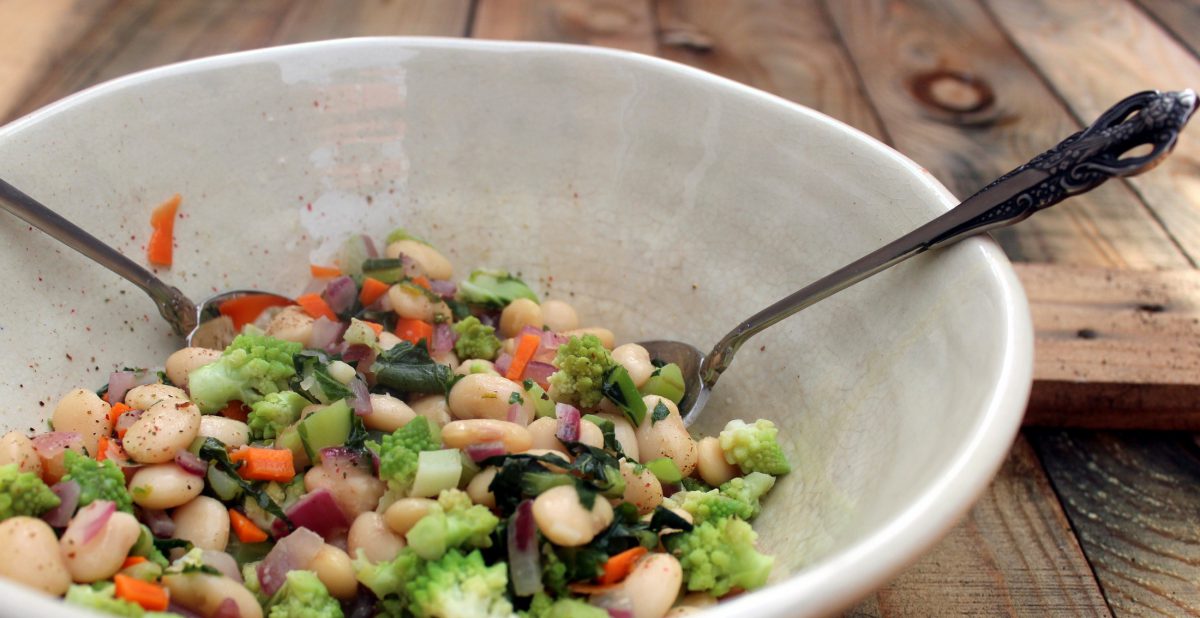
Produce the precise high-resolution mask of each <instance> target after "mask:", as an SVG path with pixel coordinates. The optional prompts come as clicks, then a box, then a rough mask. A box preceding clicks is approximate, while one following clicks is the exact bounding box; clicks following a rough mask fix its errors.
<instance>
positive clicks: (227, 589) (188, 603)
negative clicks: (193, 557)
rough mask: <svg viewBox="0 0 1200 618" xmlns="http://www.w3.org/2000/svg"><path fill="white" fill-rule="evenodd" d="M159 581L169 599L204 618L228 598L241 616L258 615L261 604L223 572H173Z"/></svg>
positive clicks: (212, 613) (260, 613) (259, 617)
mask: <svg viewBox="0 0 1200 618" xmlns="http://www.w3.org/2000/svg"><path fill="white" fill-rule="evenodd" d="M162 582H163V585H164V586H166V587H167V590H169V591H170V592H171V601H173V602H175V603H178V604H179V605H181V606H183V607H184V608H186V609H189V610H191V611H193V612H196V613H197V614H200V615H201V616H204V617H205V618H211V617H212V616H214V615H216V613H217V610H218V609H219V608H220V607H221V603H223V602H225V599H232V600H233V602H234V603H236V604H237V610H238V615H239V616H241V618H262V615H263V613H262V606H260V605H259V604H258V600H257V599H255V598H254V593H252V592H250V591H249V590H248V589H246V587H245V586H243V585H242V584H240V583H238V582H236V581H234V580H232V579H230V578H228V577H225V576H223V575H209V574H208V573H198V572H191V573H173V574H171V575H164V576H163V578H162Z"/></svg>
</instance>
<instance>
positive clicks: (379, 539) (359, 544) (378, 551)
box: [346, 511, 404, 563]
mask: <svg viewBox="0 0 1200 618" xmlns="http://www.w3.org/2000/svg"><path fill="white" fill-rule="evenodd" d="M346 546H347V549H348V551H349V552H350V553H351V554H354V555H355V556H357V555H359V554H358V552H359V551H360V550H361V551H362V553H363V555H364V556H366V557H367V560H368V561H370V562H373V563H380V562H387V561H388V560H392V559H394V558H395V557H396V554H399V553H400V550H402V549H404V538H402V537H401V536H400V535H398V534H396V533H395V532H392V529H391V528H389V527H388V525H387V524H386V523H385V522H384V521H383V516H382V515H380V514H379V513H376V512H374V511H368V512H366V513H363V514H361V515H359V516H358V517H356V518H355V519H354V523H352V524H350V534H349V535H348V536H347V537H346Z"/></svg>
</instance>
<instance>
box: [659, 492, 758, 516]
mask: <svg viewBox="0 0 1200 618" xmlns="http://www.w3.org/2000/svg"><path fill="white" fill-rule="evenodd" d="M663 504H664V505H665V506H668V507H671V506H674V507H678V508H681V509H683V510H685V511H687V512H688V513H691V514H692V519H693V520H694V521H695V523H697V524H702V523H704V522H706V521H712V520H714V519H724V518H726V517H740V518H742V519H749V518H750V516H751V513H753V512H754V508H753V507H752V506H751V505H749V504H746V503H744V502H742V501H740V500H736V499H734V498H731V497H729V496H726V495H724V494H722V493H721V490H719V489H711V490H709V491H680V492H676V493H675V494H673V495H672V496H671V497H670V498H664V499H663Z"/></svg>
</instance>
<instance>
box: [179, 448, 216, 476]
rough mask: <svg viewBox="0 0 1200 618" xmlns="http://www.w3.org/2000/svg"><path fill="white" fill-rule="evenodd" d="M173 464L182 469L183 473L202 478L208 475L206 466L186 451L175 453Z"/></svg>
mask: <svg viewBox="0 0 1200 618" xmlns="http://www.w3.org/2000/svg"><path fill="white" fill-rule="evenodd" d="M175 464H176V465H177V466H179V467H180V468H183V471H184V472H187V473H188V474H192V475H195V476H204V475H205V474H206V473H208V464H206V463H204V460H203V459H200V457H198V456H197V455H196V454H195V453H193V452H191V451H189V450H187V449H179V452H178V453H175Z"/></svg>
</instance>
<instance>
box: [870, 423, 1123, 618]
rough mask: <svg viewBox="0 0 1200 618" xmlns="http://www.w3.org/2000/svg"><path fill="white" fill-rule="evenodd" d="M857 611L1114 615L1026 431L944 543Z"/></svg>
mask: <svg viewBox="0 0 1200 618" xmlns="http://www.w3.org/2000/svg"><path fill="white" fill-rule="evenodd" d="M847 615H849V616H863V617H866V616H872V617H899V616H931V617H936V616H1001V615H1003V616H1064V615H1070V616H1108V615H1110V614H1109V611H1108V608H1107V606H1106V605H1105V603H1104V597H1103V596H1101V594H1100V589H1099V588H1098V587H1097V585H1096V580H1095V579H1094V578H1093V577H1092V573H1091V570H1090V569H1089V568H1088V564H1087V562H1086V561H1085V560H1084V557H1083V552H1082V550H1080V548H1079V545H1078V544H1077V543H1076V542H1075V538H1074V537H1073V536H1072V535H1071V531H1070V526H1069V524H1068V523H1067V518H1066V516H1065V515H1064V513H1063V510H1062V508H1061V507H1060V506H1059V504H1058V500H1057V499H1056V498H1055V496H1054V491H1053V490H1052V489H1051V488H1050V483H1049V482H1048V481H1047V479H1046V476H1045V474H1044V473H1043V471H1042V468H1041V463H1040V462H1038V459H1037V456H1036V455H1035V454H1034V452H1033V449H1032V448H1031V447H1030V445H1029V442H1028V441H1027V440H1025V439H1024V438H1018V439H1017V442H1016V444H1014V445H1013V450H1012V452H1011V453H1010V454H1009V456H1008V459H1007V460H1006V461H1005V462H1004V466H1003V467H1002V468H1001V469H1000V472H999V474H998V475H997V476H996V480H995V481H993V482H992V486H991V488H990V489H989V490H988V492H987V493H986V494H984V496H983V497H982V498H981V499H980V500H979V502H978V503H977V504H976V505H975V508H974V509H972V510H971V512H970V514H969V515H968V516H967V517H966V519H965V520H964V521H963V522H962V523H961V524H959V525H958V526H957V527H955V528H954V530H953V531H951V532H950V534H949V535H948V536H947V537H946V538H945V539H944V540H943V541H942V542H941V543H940V544H938V546H937V547H936V548H934V549H933V550H932V551H930V552H929V553H928V554H926V555H925V556H924V557H923V558H921V559H920V560H919V561H918V562H917V563H916V564H915V565H913V566H912V567H909V568H908V569H907V570H906V571H904V573H903V574H901V575H900V576H899V577H898V578H896V579H895V580H894V581H892V582H891V583H890V584H888V585H887V586H886V587H885V588H883V589H881V590H880V591H878V592H876V593H875V594H873V595H872V596H871V597H870V598H868V599H867V600H865V601H864V602H863V603H861V604H859V606H858V607H856V608H855V609H853V610H851V611H850V612H848V614H847Z"/></svg>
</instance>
